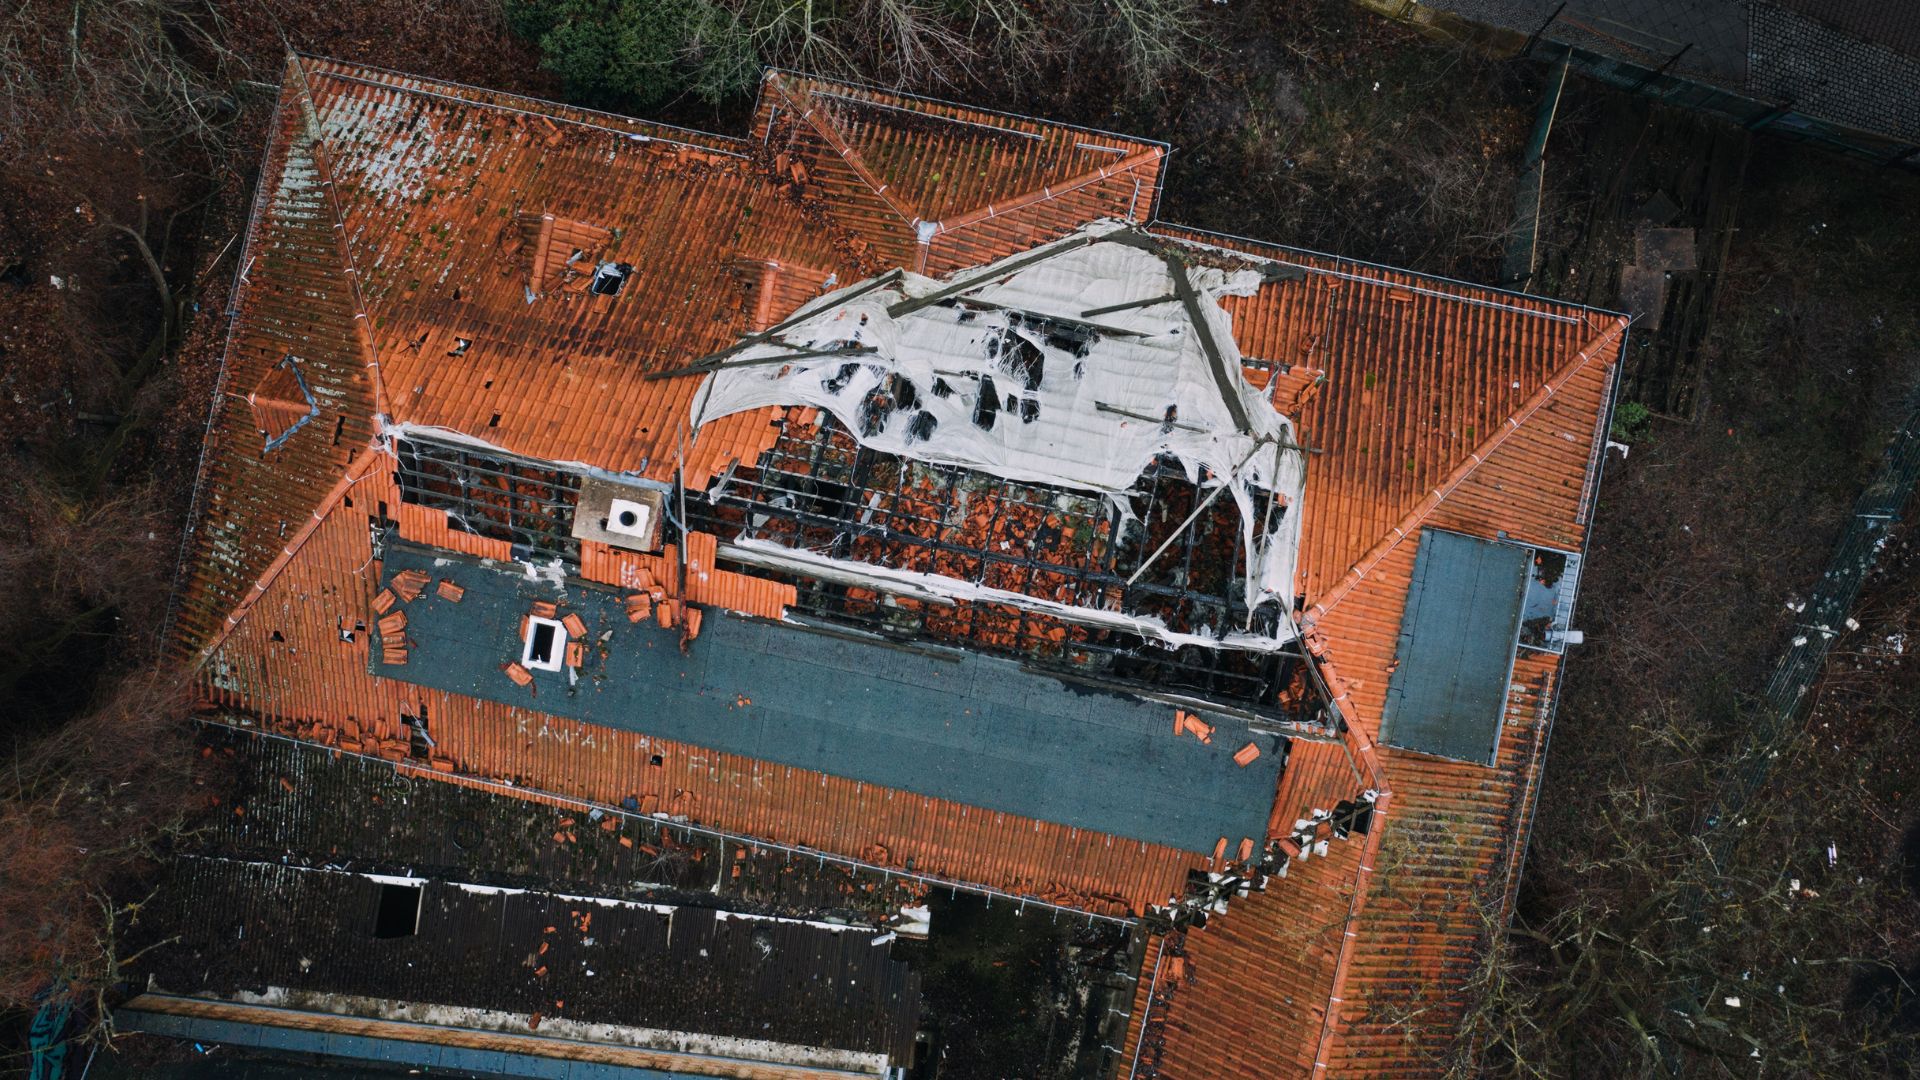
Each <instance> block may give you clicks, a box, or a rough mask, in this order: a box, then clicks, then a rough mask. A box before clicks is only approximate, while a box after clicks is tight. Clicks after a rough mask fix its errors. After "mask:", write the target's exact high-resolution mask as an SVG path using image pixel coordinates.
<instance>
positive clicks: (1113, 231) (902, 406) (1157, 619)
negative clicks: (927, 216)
mask: <svg viewBox="0 0 1920 1080" xmlns="http://www.w3.org/2000/svg"><path fill="white" fill-rule="evenodd" d="M1263 280H1265V278H1264V277H1263V275H1262V273H1261V272H1260V271H1259V270H1255V269H1236V270H1224V269H1218V268H1215V267H1211V266H1189V265H1188V264H1187V263H1186V261H1185V260H1184V259H1183V258H1182V257H1181V253H1180V249H1178V248H1176V247H1173V246H1171V245H1163V244H1161V243H1159V242H1158V241H1155V240H1153V239H1151V238H1148V237H1145V236H1143V235H1141V234H1139V233H1136V232H1133V231H1132V230H1129V229H1126V228H1124V227H1123V226H1120V225H1118V224H1116V223H1111V222H1105V223H1099V224H1096V225H1093V226H1090V227H1088V228H1085V229H1082V230H1081V231H1079V232H1077V233H1075V234H1074V235H1072V236H1069V237H1068V238H1066V239H1064V240H1061V241H1058V242H1056V243H1052V244H1047V245H1044V246H1042V247H1039V248H1037V249H1035V250H1033V251H1029V252H1026V253H1023V254H1020V255H1016V256H1012V257H1010V258H1007V259H1003V260H1000V261H998V262H995V263H991V264H989V265H987V266H985V267H981V268H978V269H976V270H971V271H965V272H962V273H960V274H956V275H954V276H953V277H952V278H950V279H949V280H946V281H938V280H935V279H932V278H927V277H923V276H921V275H918V274H913V273H910V272H905V271H896V272H893V273H890V274H887V275H884V276H881V277H878V278H874V279H872V280H869V281H867V282H864V283H861V284H858V285H855V286H852V287H850V288H847V289H843V290H841V291H839V292H836V293H832V294H830V295H828V296H825V297H822V298H821V299H820V300H818V301H816V302H814V303H812V304H809V305H807V306H806V307H804V308H803V309H802V310H801V311H800V312H799V313H798V314H796V315H795V316H794V317H792V318H790V319H788V320H787V321H786V322H784V323H781V324H779V325H777V326H775V327H773V328H772V329H770V330H768V331H765V332H763V333H761V334H757V335H754V336H752V337H749V338H747V339H745V340H743V341H742V342H740V343H739V344H737V345H736V346H735V347H733V348H732V349H729V350H726V351H725V352H722V353H717V354H714V355H713V356H711V357H708V358H706V359H705V360H704V361H702V362H701V363H699V364H696V365H694V368H693V369H692V370H695V371H707V372H709V374H708V375H707V379H706V383H705V385H704V386H703V387H702V388H701V391H700V393H698V394H697V395H695V398H694V401H693V417H692V421H693V424H694V426H695V428H696V430H697V429H698V428H699V427H700V426H702V425H705V424H708V423H711V422H713V421H715V420H718V419H720V418H723V417H727V416H731V415H734V414H736V413H740V412H745V411H749V410H755V409H765V408H768V407H775V406H800V407H810V408H813V409H819V410H823V411H824V412H826V413H829V414H831V415H832V417H833V418H834V420H836V421H837V422H838V426H839V427H840V428H842V429H844V430H845V431H846V432H847V433H849V434H850V435H851V436H852V437H853V438H854V439H855V440H856V441H857V442H858V444H859V445H860V446H861V447H863V448H866V449H868V450H872V451H876V452H879V453H882V454H886V455H891V456H893V457H895V458H898V459H901V460H902V461H904V462H919V463H928V464H933V465H944V466H954V467H958V468H960V469H965V470H971V471H974V472H977V473H980V474H984V475H986V476H990V477H995V478H999V479H1002V480H1007V481H1014V482H1018V483H1022V484H1030V485H1039V486H1042V487H1044V488H1050V489H1058V494H1057V495H1055V496H1054V498H1053V500H1052V501H1053V502H1055V503H1057V504H1058V509H1059V510H1060V511H1068V510H1070V508H1071V504H1072V503H1073V501H1074V497H1075V495H1076V494H1078V495H1081V496H1085V495H1093V496H1096V497H1099V498H1102V499H1104V500H1106V501H1107V502H1108V503H1109V504H1110V505H1111V507H1112V508H1113V511H1114V512H1115V514H1116V515H1117V516H1118V517H1119V519H1121V520H1123V521H1124V520H1126V519H1128V518H1130V517H1131V516H1132V515H1133V514H1134V513H1135V508H1134V500H1135V498H1136V497H1137V496H1139V495H1140V494H1141V493H1142V489H1143V487H1144V486H1145V485H1143V484H1142V481H1143V479H1144V480H1146V481H1148V482H1149V483H1151V482H1152V481H1154V480H1155V479H1157V478H1158V477H1159V475H1160V473H1161V472H1162V471H1164V469H1165V467H1166V466H1168V465H1171V466H1172V467H1173V469H1174V471H1177V472H1178V473H1179V474H1181V475H1183V476H1184V479H1185V482H1186V483H1187V484H1189V485H1193V486H1195V487H1196V489H1197V491H1198V492H1200V493H1203V494H1199V495H1198V498H1197V500H1196V502H1195V505H1194V506H1193V507H1192V509H1191V512H1190V513H1189V514H1188V515H1187V518H1186V520H1185V521H1183V522H1181V524H1180V526H1179V528H1178V529H1177V530H1176V534H1175V535H1168V536H1167V537H1166V538H1165V540H1164V541H1163V542H1162V543H1161V544H1160V546H1159V547H1158V549H1156V550H1154V551H1151V552H1148V553H1146V554H1145V556H1144V557H1143V559H1142V560H1141V562H1140V564H1139V565H1138V566H1137V567H1136V568H1135V569H1134V570H1133V573H1132V576H1131V577H1130V578H1129V579H1128V581H1127V583H1128V584H1131V583H1132V582H1133V581H1134V580H1136V579H1138V578H1139V577H1140V576H1141V575H1142V574H1143V573H1145V572H1146V571H1147V570H1148V569H1149V564H1150V563H1151V562H1152V561H1153V560H1154V559H1155V558H1157V557H1158V556H1159V555H1161V554H1163V553H1164V552H1165V551H1166V550H1167V549H1168V548H1169V547H1170V546H1172V544H1173V542H1174V541H1175V540H1176V539H1177V533H1179V532H1184V531H1185V530H1186V529H1187V528H1189V527H1191V526H1193V525H1194V524H1195V522H1196V521H1198V520H1199V519H1200V517H1201V516H1202V514H1203V513H1204V512H1205V510H1206V509H1207V507H1208V506H1210V505H1211V504H1213V503H1214V502H1216V501H1217V500H1220V498H1221V496H1223V495H1224V496H1226V497H1227V501H1228V502H1230V504H1231V505H1232V506H1233V507H1235V508H1237V510H1238V519H1239V537H1238V541H1239V542H1238V543H1237V545H1236V551H1237V554H1238V556H1239V559H1238V565H1237V566H1236V567H1235V569H1234V578H1235V581H1234V588H1236V589H1237V591H1238V593H1239V596H1238V599H1239V601H1240V607H1241V609H1242V611H1243V613H1244V614H1243V616H1242V619H1243V621H1241V623H1240V624H1239V625H1237V626H1228V625H1215V624H1209V623H1207V622H1205V621H1201V622H1198V623H1197V624H1196V625H1194V626H1192V627H1188V628H1184V629H1183V628H1179V627H1173V626H1169V625H1168V623H1167V621H1166V620H1165V619H1163V618H1162V617H1161V616H1159V615H1156V614H1145V613H1141V612H1137V611H1123V612H1120V613H1118V614H1119V615H1121V616H1123V617H1122V618H1118V619H1116V612H1114V611H1113V610H1112V605H1111V603H1109V602H1108V599H1109V598H1108V596H1107V594H1106V593H1104V592H1103V593H1100V594H1099V595H1098V596H1097V597H1095V598H1093V599H1092V600H1089V599H1088V598H1085V597H1079V596H1076V597H1073V598H1071V599H1069V600H1067V601H1066V602H1064V603H1056V604H1055V605H1053V606H1054V608H1055V609H1056V610H1054V611H1053V613H1054V614H1056V615H1059V616H1061V617H1062V618H1065V619H1067V620H1069V621H1074V622H1081V623H1086V622H1094V623H1099V624H1102V625H1119V624H1122V623H1124V624H1125V627H1126V628H1127V629H1132V630H1135V631H1137V632H1140V633H1141V634H1142V636H1144V637H1147V638H1149V639H1158V640H1160V641H1162V642H1163V643H1166V644H1175V645H1187V644H1196V643H1200V644H1222V645H1227V646H1231V647H1235V648H1241V649H1250V650H1256V651H1258V650H1268V649H1273V648H1277V647H1279V646H1280V645H1283V644H1285V643H1286V642H1287V641H1289V640H1291V638H1292V623H1291V620H1289V619H1285V618H1267V619H1264V620H1263V621H1262V624H1261V628H1260V630H1259V632H1254V631H1253V618H1252V613H1253V612H1255V611H1257V610H1259V609H1261V608H1262V607H1267V608H1268V609H1269V611H1288V610H1291V607H1292V601H1293V569H1294V562H1295V558H1296V556H1297V553H1298V549H1299V537H1300V513H1299V505H1300V499H1301V495H1302V490H1303V487H1304V483H1305V470H1304V468H1303V464H1302V453H1303V451H1302V450H1301V448H1300V446H1299V444H1298V441H1297V440H1296V438H1295V436H1294V431H1293V425H1292V423H1291V422H1290V421H1289V420H1288V419H1287V418H1286V417H1285V416H1282V415H1281V414H1280V413H1279V412H1278V411H1277V410H1275V409H1274V408H1273V406H1272V404H1271V402H1270V401H1269V400H1268V399H1267V397H1266V395H1265V394H1263V393H1262V392H1261V391H1260V390H1259V389H1257V388H1256V387H1255V386H1253V385H1252V384H1251V383H1249V382H1248V381H1247V379H1246V376H1245V373H1244V371H1243V370H1242V367H1241V357H1240V353H1239V350H1238V348H1237V347H1236V346H1235V344H1234V338H1233V328H1232V322H1231V320H1230V319H1229V317H1228V316H1227V315H1226V313H1225V312H1224V311H1222V310H1221V308H1220V305H1219V302H1218V299H1217V298H1218V297H1220V296H1223V295H1240V296H1246V295H1251V294H1252V293H1253V292H1254V291H1255V290H1257V289H1258V288H1259V286H1260V285H1261V284H1262V282H1263ZM726 483H727V480H726V478H722V479H721V480H720V481H719V482H717V483H716V485H715V489H716V490H724V488H725V486H726ZM964 502H965V492H964V491H963V492H961V494H960V505H958V507H957V509H958V510H959V511H960V512H962V513H964V511H965V506H964ZM954 508H955V507H954V506H952V505H950V507H949V509H954ZM871 509H872V508H871V507H868V508H867V510H868V514H869V516H870V514H871ZM1050 516H1054V515H1050ZM756 539H757V538H756V537H754V536H752V535H751V532H750V531H749V535H747V536H745V537H744V538H743V540H742V543H743V545H752V544H753V543H754V541H755V540H756ZM773 547H774V545H772V544H766V543H761V544H759V545H758V546H757V549H756V550H758V551H759V552H760V553H762V554H763V555H768V556H775V555H776V554H777V553H775V552H773V551H771V550H770V549H771V548H773ZM815 554H816V553H803V552H793V553H792V554H791V556H790V558H789V559H787V560H786V561H787V562H788V563H789V564H790V566H791V567H793V568H796V569H797V568H799V567H801V566H803V565H810V566H811V568H812V569H815V570H816V571H817V570H818V569H820V568H819V566H818V565H817V563H818V559H817V558H815V557H813V556H814V555H815ZM839 561H840V562H841V563H842V565H841V566H840V569H841V570H842V571H848V570H853V571H855V572H856V573H859V572H865V573H867V575H868V577H869V578H870V579H871V582H872V583H873V584H874V585H875V586H876V587H879V588H882V589H890V590H893V591H898V590H899V589H900V588H901V587H902V586H903V585H905V584H911V585H912V586H913V587H915V588H917V589H919V590H924V591H928V592H931V593H933V594H935V595H936V596H941V597H945V598H947V599H967V600H989V601H1000V602H1006V601H1011V602H1014V603H1016V604H1018V603H1020V600H1021V597H1019V596H1016V595H1012V594H1010V593H1009V592H1008V591H1007V590H999V589H994V588H992V587H991V586H985V585H982V584H981V583H980V582H979V581H966V580H961V579H959V578H956V577H949V576H946V575H944V574H941V573H940V572H938V571H937V570H936V572H934V573H931V574H915V575H913V577H912V580H911V582H908V581H906V580H905V579H903V578H902V577H901V576H900V575H899V574H897V573H892V574H889V573H885V572H884V570H898V569H900V567H898V566H892V567H884V568H880V567H864V568H861V567H856V566H852V565H848V563H849V561H848V560H839Z"/></svg>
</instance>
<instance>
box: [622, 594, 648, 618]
mask: <svg viewBox="0 0 1920 1080" xmlns="http://www.w3.org/2000/svg"><path fill="white" fill-rule="evenodd" d="M652 615H653V597H651V596H648V595H647V594H646V593H634V594H633V595H631V596H629V597H627V621H628V622H630V623H637V622H645V621H646V620H647V619H648V618H649V617H651V616H652Z"/></svg>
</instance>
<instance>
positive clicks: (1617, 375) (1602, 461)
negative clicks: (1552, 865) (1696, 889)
mask: <svg viewBox="0 0 1920 1080" xmlns="http://www.w3.org/2000/svg"><path fill="white" fill-rule="evenodd" d="M1626 351H1627V335H1625V334H1622V335H1620V353H1619V356H1618V357H1616V359H1615V362H1614V367H1613V379H1612V385H1610V386H1609V387H1608V388H1607V407H1606V408H1605V409H1603V410H1601V418H1600V424H1601V427H1600V432H1601V436H1602V438H1603V439H1604V437H1605V435H1606V433H1607V432H1609V431H1611V430H1612V429H1613V414H1614V412H1615V410H1616V409H1618V408H1619V405H1620V384H1621V382H1622V381H1623V380H1624V378H1625V376H1626V364H1625V359H1626ZM1606 471H1607V448H1606V445H1605V443H1604V442H1602V443H1601V446H1600V457H1599V460H1598V462H1597V463H1596V464H1595V465H1594V466H1593V468H1592V470H1591V472H1592V483H1591V484H1590V485H1589V486H1588V488H1587V491H1586V499H1585V500H1584V502H1583V505H1582V506H1581V512H1582V514H1587V515H1590V514H1591V512H1592V509H1593V507H1594V506H1596V505H1598V504H1599V502H1600V483H1601V481H1602V480H1603V479H1604V478H1605V476H1606ZM1592 546H1593V529H1592V528H1588V529H1586V530H1585V531H1584V532H1583V533H1582V535H1581V538H1580V560H1581V562H1582V564H1584V563H1585V562H1586V559H1587V552H1588V549H1589V548H1591V547H1592ZM1579 609H1580V594H1579V592H1578V591H1576V592H1575V593H1574V594H1573V605H1572V608H1571V610H1570V612H1569V615H1568V621H1569V623H1571V621H1572V619H1573V617H1574V615H1575V614H1577V613H1578V611H1579ZM1566 671H1567V657H1566V655H1565V654H1564V653H1563V654H1562V655H1561V657H1560V663H1559V664H1558V665H1557V666H1556V667H1555V669H1554V687H1553V693H1552V694H1551V695H1550V697H1549V699H1548V704H1547V717H1546V723H1545V725H1544V726H1543V730H1542V731H1541V734H1540V747H1539V749H1538V751H1536V753H1535V755H1534V765H1533V768H1532V769H1529V770H1528V778H1527V785H1528V791H1527V792H1526V793H1525V794H1524V795H1522V796H1521V807H1520V822H1519V825H1520V829H1521V830H1522V835H1521V837H1520V842H1519V844H1518V845H1517V850H1516V851H1515V852H1514V859H1513V864H1512V867H1511V869H1510V870H1509V876H1508V881H1507V886H1506V888H1505V889H1504V890H1502V895H1503V901H1502V906H1503V907H1504V908H1505V909H1506V910H1508V911H1511V910H1512V908H1513V903H1514V899H1515V897H1516V895H1517V894H1518V892H1519V889H1520V879H1521V877H1522V876H1523V875H1524V874H1525V872H1526V865H1527V855H1528V853H1529V852H1531V851H1532V850H1533V817H1534V811H1535V808H1536V807H1537V806H1538V805H1539V803H1540V788H1541V787H1542V786H1543V785H1541V784H1540V783H1539V782H1538V779H1537V775H1538V773H1539V772H1540V771H1541V770H1542V769H1544V768H1545V767H1546V761H1547V755H1548V753H1549V752H1551V751H1552V749H1553V722H1554V719H1555V718H1556V717H1558V716H1559V715H1560V692H1559V691H1560V681H1561V680H1562V679H1564V678H1565V677H1566Z"/></svg>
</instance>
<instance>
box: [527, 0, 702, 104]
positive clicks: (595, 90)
mask: <svg viewBox="0 0 1920 1080" xmlns="http://www.w3.org/2000/svg"><path fill="white" fill-rule="evenodd" d="M506 11H507V23H508V26H509V27H511V28H512V30H513V32H514V33H516V34H518V35H520V36H522V37H525V38H527V39H529V40H532V41H535V42H537V43H538V44H539V46H540V54H541V61H540V62H541V66H543V67H545V68H546V69H547V70H549V71H551V72H553V73H554V74H556V75H558V76H560V79H561V82H562V84H563V86H564V89H565V92H566V95H567V97H568V99H569V100H572V101H577V102H580V103H581V104H584V105H591V106H596V107H599V108H607V109H647V108H651V107H653V106H655V105H658V104H660V103H661V102H662V101H665V100H666V99H668V98H670V97H672V96H673V95H674V94H676V93H678V92H679V91H680V90H682V89H683V88H684V87H685V86H686V85H687V83H688V71H687V65H685V64H684V63H683V62H682V61H683V59H684V58H685V53H686V51H687V47H688V46H689V45H690V44H691V42H692V40H693V38H694V36H695V34H694V31H695V30H696V28H697V27H698V25H699V24H700V22H702V21H703V16H704V15H705V14H706V10H705V9H704V7H703V6H702V5H699V4H697V3H694V2H689V0H509V2H508V4H507V7H506Z"/></svg>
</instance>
